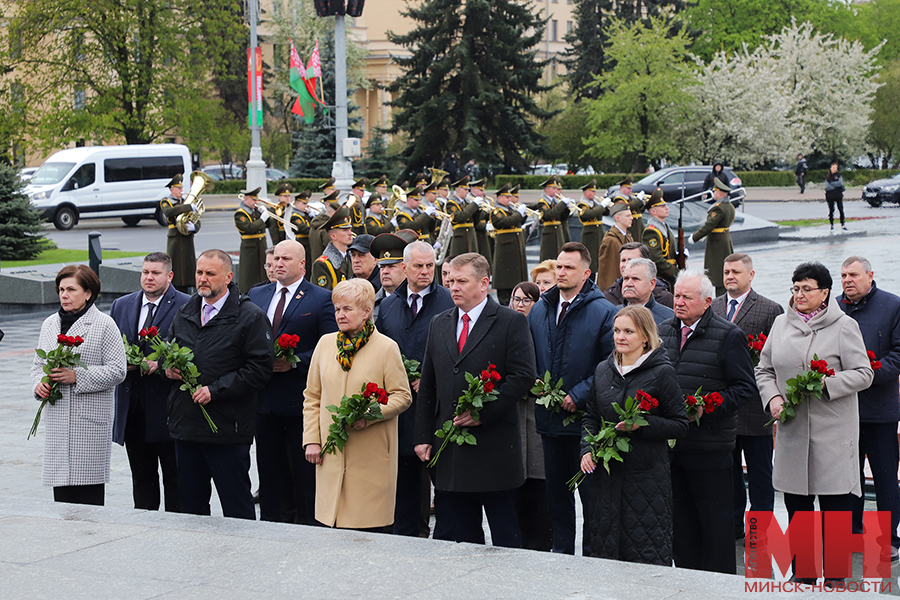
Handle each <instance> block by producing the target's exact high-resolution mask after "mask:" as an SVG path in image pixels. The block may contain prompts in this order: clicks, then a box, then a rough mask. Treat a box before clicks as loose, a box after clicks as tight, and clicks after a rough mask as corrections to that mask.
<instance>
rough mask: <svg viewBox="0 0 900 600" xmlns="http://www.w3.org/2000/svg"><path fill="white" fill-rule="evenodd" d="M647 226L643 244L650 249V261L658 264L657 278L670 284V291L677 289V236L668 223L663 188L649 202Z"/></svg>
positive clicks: (642, 239)
mask: <svg viewBox="0 0 900 600" xmlns="http://www.w3.org/2000/svg"><path fill="white" fill-rule="evenodd" d="M647 212H648V213H649V214H650V218H649V219H647V226H646V227H645V228H644V233H643V237H642V238H641V242H643V243H644V245H645V246H647V248H649V249H650V260H652V261H653V262H654V263H655V264H656V274H657V277H659V278H660V279H662V280H663V281H665V282H666V284H668V286H669V289H670V290H674V289H675V278H676V277H677V276H678V263H677V262H676V257H675V255H676V253H677V252H678V245H677V244H676V242H675V234H674V233H672V229H671V228H670V227H669V225H668V224H667V223H666V217H668V216H669V205H668V204H666V201H665V200H664V199H663V191H662V188H656V189H655V190H653V195H652V196H650V200H648V201H647Z"/></svg>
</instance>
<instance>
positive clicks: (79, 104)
mask: <svg viewBox="0 0 900 600" xmlns="http://www.w3.org/2000/svg"><path fill="white" fill-rule="evenodd" d="M84 102H85V94H84V86H78V87H76V88H75V97H74V98H73V100H72V108H74V109H75V110H82V109H84Z"/></svg>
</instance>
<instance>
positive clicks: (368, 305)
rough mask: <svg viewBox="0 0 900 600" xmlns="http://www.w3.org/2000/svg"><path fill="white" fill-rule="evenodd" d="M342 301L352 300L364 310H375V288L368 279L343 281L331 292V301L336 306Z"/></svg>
mask: <svg viewBox="0 0 900 600" xmlns="http://www.w3.org/2000/svg"><path fill="white" fill-rule="evenodd" d="M341 300H350V301H351V302H353V303H354V304H356V306H357V307H359V308H361V309H363V310H366V309H369V310H374V308H375V288H374V287H372V284H371V283H369V280H368V279H361V278H354V279H348V280H347V281H342V282H340V283H339V284H337V285H336V286H334V291H333V292H331V301H332V302H333V303H334V304H337V303H338V302H339V301H341Z"/></svg>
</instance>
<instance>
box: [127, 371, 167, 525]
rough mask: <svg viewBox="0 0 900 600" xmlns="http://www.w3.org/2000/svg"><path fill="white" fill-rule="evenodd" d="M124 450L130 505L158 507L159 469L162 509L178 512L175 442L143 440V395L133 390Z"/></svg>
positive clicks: (145, 437)
mask: <svg viewBox="0 0 900 600" xmlns="http://www.w3.org/2000/svg"><path fill="white" fill-rule="evenodd" d="M136 387H137V386H136ZM125 451H126V452H127V453H128V465H129V466H130V467H131V485H132V494H133V496H134V507H135V508H137V509H141V510H159V505H160V493H159V471H160V469H162V480H163V490H164V494H165V500H166V511H167V512H180V507H179V503H178V467H177V463H176V460H175V442H174V441H172V440H169V441H165V442H148V441H147V414H146V411H145V409H144V399H143V394H141V393H140V392H138V391H137V390H136V391H135V394H134V395H133V396H132V401H131V403H130V404H129V407H128V417H127V420H126V421H125Z"/></svg>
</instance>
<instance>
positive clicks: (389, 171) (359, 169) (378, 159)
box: [353, 129, 397, 183]
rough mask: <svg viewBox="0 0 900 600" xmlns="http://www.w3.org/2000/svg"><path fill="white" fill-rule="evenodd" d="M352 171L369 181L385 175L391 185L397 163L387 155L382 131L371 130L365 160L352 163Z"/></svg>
mask: <svg viewBox="0 0 900 600" xmlns="http://www.w3.org/2000/svg"><path fill="white" fill-rule="evenodd" d="M353 170H354V172H356V173H357V174H358V175H365V176H366V177H368V178H369V179H378V178H379V177H381V176H382V175H387V176H388V178H389V179H391V180H392V181H391V182H392V183H393V179H394V172H395V171H396V170H397V161H396V160H395V159H394V157H393V156H391V155H390V154H389V153H388V147H387V144H385V143H384V131H383V130H382V129H373V130H372V133H371V135H370V137H369V144H368V146H366V153H365V158H364V159H363V160H362V161H357V162H356V163H354V164H353Z"/></svg>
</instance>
